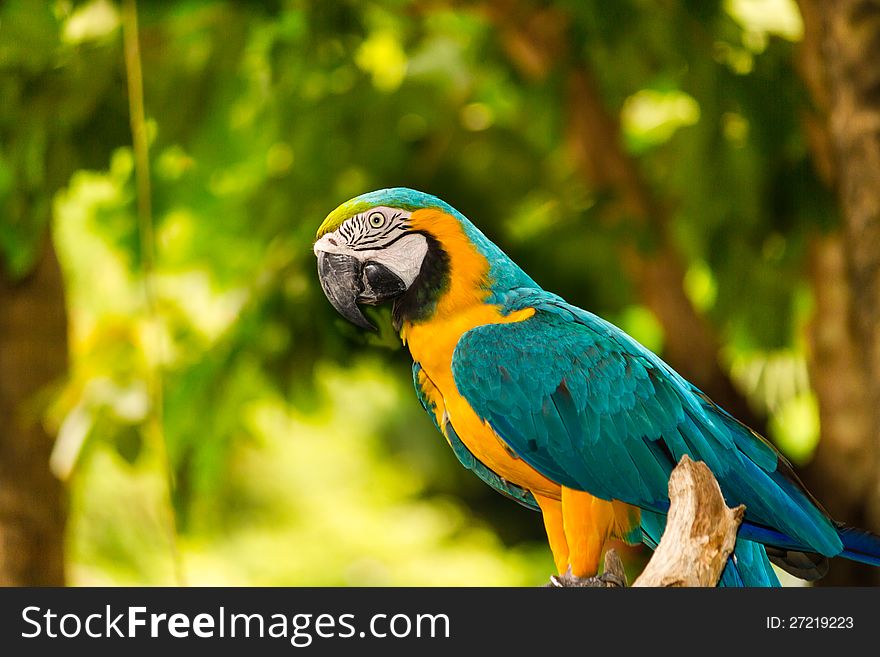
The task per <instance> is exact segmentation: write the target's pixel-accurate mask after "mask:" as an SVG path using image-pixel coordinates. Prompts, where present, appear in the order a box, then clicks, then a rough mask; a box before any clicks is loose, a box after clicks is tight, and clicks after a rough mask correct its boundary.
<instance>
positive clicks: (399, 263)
mask: <svg viewBox="0 0 880 657" xmlns="http://www.w3.org/2000/svg"><path fill="white" fill-rule="evenodd" d="M427 252H428V240H426V239H425V236H424V235H420V234H419V233H411V234H409V235H404V236H403V237H401V238H400V239H399V240H397V241H396V242H394V243H393V244H390V245H389V246H386V247H385V248H384V249H378V250H376V251H360V252H359V253H360V254H361V257H362V258H363V261H364V262H366V261H368V260H371V261H373V262H378V263H380V264H382V265H385V266H386V267H388V269H390V270H391V271H393V272H394V273H395V274H397V275H398V276H400V280H402V281H403V282H404V283H405V284H406V287H407V289H408V288H409V286H410V285H412V283H413V281H414V280H416V276H418V275H419V271H421V269H422V261H423V260H424V259H425V254H426V253H427Z"/></svg>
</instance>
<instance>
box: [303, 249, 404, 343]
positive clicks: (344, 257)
mask: <svg viewBox="0 0 880 657" xmlns="http://www.w3.org/2000/svg"><path fill="white" fill-rule="evenodd" d="M315 254H316V255H317V256H318V278H319V279H320V280H321V288H322V289H323V290H324V294H325V295H326V296H327V299H328V300H329V301H330V303H331V304H333V307H334V308H336V310H337V312H339V314H340V315H342V316H343V317H345V319H347V320H348V321H350V322H351V323H352V324H355V325H356V326H360V327H361V328H365V329H370V330H373V331H375V330H376V327H375V326H373V325H372V324H371V323H370V322H369V320H367V318H366V317H364V315H363V313H362V312H361V309H360V308H359V307H358V303H368V304H371V305H375V304H377V303H381V302H382V301H386V300H388V299H392V298H394V297H396V296H399V295H400V294H402V293H403V292H405V291H406V284H405V283H404V282H403V280H401V278H400V277H399V276H397V275H396V274H395V273H394V272H392V271H391V270H390V269H388V268H387V267H385V266H384V265H382V264H380V263H378V262H370V261H368V262H366V263H363V262H361V261H360V260H358V259H357V258H355V257H354V256H351V255H348V254H345V253H328V252H326V251H322V250H319V249H316V250H315Z"/></svg>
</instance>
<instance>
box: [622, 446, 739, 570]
mask: <svg viewBox="0 0 880 657" xmlns="http://www.w3.org/2000/svg"><path fill="white" fill-rule="evenodd" d="M669 500H670V502H671V505H670V507H669V516H668V518H667V521H666V530H665V531H664V532H663V537H662V538H661V539H660V545H659V546H657V550H656V551H655V552H654V556H653V557H651V560H650V561H649V562H648V565H647V566H646V567H645V570H644V571H643V572H642V574H641V575H639V577H638V579H636V581H635V582H634V583H633V586H640V587H644V586H663V587H673V586H715V584H717V582H718V578H719V577H721V571H722V570H723V569H724V565H725V564H726V563H727V557H728V556H730V553H731V552H732V551H733V547H734V544H735V543H736V532H737V529H739V524H740V522H742V517H743V514H744V513H745V507H744V506H742V505H740V506H738V507H736V508H735V509H730V508H728V506H727V505H726V504H725V503H724V497H723V496H722V495H721V489H720V488H719V487H718V482H717V481H716V480H715V477H714V476H712V472H711V471H710V470H709V468H708V467H707V466H706V464H705V463H701V462H699V463H697V462H694V461H692V460H691V459H690V458H689V457H688V456H687V455H685V456H682V457H681V461H679V463H678V465H677V466H676V467H675V469H674V470H673V471H672V476H670V478H669Z"/></svg>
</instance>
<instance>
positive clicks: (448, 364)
mask: <svg viewBox="0 0 880 657" xmlns="http://www.w3.org/2000/svg"><path fill="white" fill-rule="evenodd" d="M411 221H412V223H413V227H414V228H415V229H417V230H423V231H425V232H429V233H431V234H432V235H433V236H434V237H435V238H436V239H437V240H438V241H439V242H440V243H441V244H442V245H443V248H444V249H445V250H446V253H447V255H448V256H449V264H450V272H449V285H448V289H446V290H445V292H444V293H443V295H442V296H441V297H440V299H438V300H437V304H436V307H435V309H434V313H433V315H432V317H431V318H430V319H429V320H426V321H421V322H418V323H415V324H413V323H410V322H404V323H403V326H402V328H401V332H400V335H401V338H403V341H404V343H405V344H406V345H407V346H408V347H409V350H410V353H411V354H412V357H413V360H414V361H416V362H418V363H419V364H420V365H421V367H422V371H423V372H424V374H425V376H427V378H428V379H430V381H431V383H433V388H434V389H435V390H436V392H434V391H429V392H428V396H429V397H430V398H431V399H432V401H433V402H434V403H435V404H436V406H437V409H438V414H441V413H440V409H441V408H442V409H443V410H444V411H445V413H446V415H447V417H448V418H449V421H450V422H451V424H452V426H453V428H454V429H455V432H456V433H457V434H458V436H459V438H461V440H462V442H463V443H464V444H465V445H466V446H467V448H468V449H469V450H470V451H471V453H472V454H473V455H474V456H475V457H476V458H478V459H479V460H480V461H482V462H483V463H484V464H485V465H486V466H488V467H489V468H491V469H492V470H494V471H495V472H496V473H497V474H499V475H500V476H501V477H504V478H505V479H507V480H508V481H510V482H511V483H514V484H516V485H517V486H522V487H524V488H528V489H530V490H533V491H535V492H540V493H542V494H544V495H546V496H548V497H553V498H557V499H558V498H559V495H560V490H559V485H558V484H556V483H554V482H552V481H550V480H549V479H547V478H546V477H544V476H543V475H541V474H540V473H538V472H537V471H536V470H535V469H534V468H532V467H531V466H530V465H528V464H527V463H525V462H523V461H522V460H521V459H519V458H517V457H515V456H513V455H512V454H511V453H510V452H509V450H508V449H507V447H506V446H505V445H504V443H503V441H502V440H501V439H500V438H499V437H498V435H497V434H496V433H495V432H494V431H493V430H492V428H491V427H490V426H489V425H488V424H486V423H485V422H483V421H482V420H481V419H480V418H479V417H478V416H477V414H476V413H474V411H473V409H472V408H471V406H470V404H468V402H467V400H465V399H464V397H462V396H461V395H460V394H459V392H458V388H457V387H456V385H455V381H454V380H453V378H452V354H453V352H454V351H455V346H456V345H457V344H458V341H459V339H460V338H461V336H462V335H464V334H465V333H466V332H467V331H469V330H470V329H472V328H475V327H477V326H484V325H486V324H506V323H510V322H521V321H523V320H524V319H528V318H529V317H531V316H532V315H533V314H534V312H535V311H534V310H533V309H531V308H527V309H524V310H519V311H515V312H512V313H510V314H508V315H504V314H502V313H501V312H500V309H499V308H498V306H494V305H492V304H489V303H486V297H487V292H486V289H485V284H486V280H487V275H488V270H489V264H488V262H487V261H486V259H485V258H484V257H483V256H482V255H481V254H480V253H478V252H477V250H476V249H475V248H474V246H473V244H472V243H471V242H470V240H469V239H468V238H467V237H466V236H465V235H464V233H463V231H462V229H461V225H460V224H459V222H458V221H457V220H456V219H455V218H454V217H451V216H449V215H447V214H445V213H443V212H439V211H436V210H419V211H417V212H414V213H413V215H412V218H411ZM438 421H440V422H441V426H442V418H441V417H438Z"/></svg>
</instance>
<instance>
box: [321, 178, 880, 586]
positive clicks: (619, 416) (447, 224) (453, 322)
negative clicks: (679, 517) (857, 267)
mask: <svg viewBox="0 0 880 657" xmlns="http://www.w3.org/2000/svg"><path fill="white" fill-rule="evenodd" d="M314 253H315V255H316V256H317V260H318V274H319V278H320V282H321V286H322V289H323V290H324V293H325V294H326V296H327V298H328V300H329V301H330V303H331V304H332V305H333V306H334V308H335V309H336V310H337V311H338V312H339V313H340V314H341V315H342V316H343V317H345V318H346V319H348V320H349V321H351V322H352V323H354V324H355V325H357V326H360V327H363V328H365V329H374V328H375V327H373V325H372V324H371V323H370V322H369V321H368V320H367V319H366V318H365V317H364V315H363V313H362V312H361V310H360V308H359V306H358V304H373V305H375V304H379V303H382V302H386V301H391V302H393V306H392V322H393V325H394V328H395V330H397V331H398V332H399V334H400V337H401V339H402V341H403V343H404V344H405V345H406V347H407V348H408V349H409V352H410V354H411V356H412V359H413V368H412V371H413V383H414V384H415V388H416V393H417V396H418V399H419V401H420V402H421V404H422V406H423V407H424V409H425V411H427V412H428V414H429V415H430V417H431V419H432V420H433V421H434V423H435V424H436V426H437V428H438V429H439V430H440V432H441V433H442V434H443V436H445V438H446V440H447V441H448V443H449V445H450V447H451V448H452V450H453V452H454V453H455V455H456V457H458V459H459V461H460V462H461V463H462V464H463V465H464V466H465V467H467V468H469V469H470V470H472V471H473V472H474V473H475V474H476V475H477V476H478V477H480V478H481V479H482V480H483V481H484V482H486V483H487V484H488V485H490V486H491V487H492V488H494V489H496V490H497V491H499V492H500V493H502V494H504V495H506V496H508V497H510V498H512V499H514V500H516V501H517V502H519V503H520V504H522V505H524V506H526V507H529V508H531V509H535V510H537V511H540V512H541V513H542V514H543V520H544V525H545V529H546V532H547V538H548V542H549V545H550V550H551V552H552V554H553V559H554V562H555V566H556V569H557V570H558V571H559V573H560V574H562V575H566V576H567V577H569V578H571V579H572V581H578V580H580V579H584V578H590V577H594V576H596V575H597V573H598V570H599V560H600V556H601V554H602V552H603V548H604V546H605V543H606V541H607V540H608V539H609V538H610V537H615V538H619V539H622V540H623V541H626V542H627V543H630V544H635V543H638V542H644V543H646V544H647V545H648V546H650V547H651V548H654V547H656V545H657V543H658V541H659V540H660V536H661V534H662V532H663V529H664V527H665V521H666V513H667V511H668V509H669V497H668V489H667V486H668V480H669V476H670V473H671V471H672V469H673V468H674V467H675V465H676V464H677V463H678V461H679V459H680V458H681V457H682V455H684V454H687V455H689V456H690V457H691V458H693V459H694V460H699V461H703V462H705V463H706V465H707V466H708V467H709V468H710V469H711V471H712V473H713V474H714V475H715V477H716V479H717V480H718V483H719V485H720V487H721V491H722V493H723V494H724V498H725V500H726V501H727V503H728V504H729V505H730V506H734V505H739V504H744V505H745V507H746V512H745V518H744V521H743V523H742V525H741V526H740V530H739V533H738V536H737V541H736V545H735V548H734V552H733V554H732V556H731V558H729V559H728V562H727V564H726V566H725V568H724V571H723V572H722V576H721V580H720V582H719V584H720V585H722V586H778V585H779V580H778V579H777V577H776V574H775V573H774V571H773V569H772V567H771V562H773V563H775V564H777V565H778V566H780V567H781V568H783V569H785V570H787V571H789V572H791V573H793V574H794V575H796V576H798V577H801V578H804V579H816V578H818V577H821V576H822V575H824V574H825V572H826V571H827V568H828V558H829V557H834V556H842V557H846V558H849V559H853V560H856V561H860V562H864V563H868V564H872V565H875V566H880V537H878V536H876V535H874V534H871V533H869V532H867V531H864V530H860V529H855V528H851V527H847V526H844V525H843V524H841V523H838V522H835V521H834V520H832V519H831V518H830V516H829V515H828V514H827V513H826V512H825V511H824V509H823V508H822V507H821V506H820V505H819V503H818V502H817V501H816V500H815V499H814V498H813V496H812V495H811V494H810V493H809V492H808V491H807V490H806V488H805V487H804V485H803V484H802V483H801V482H800V480H799V479H798V478H797V476H796V475H795V473H794V471H793V470H792V467H791V465H790V464H789V463H788V461H786V459H785V458H784V457H783V456H782V455H780V454H779V452H777V451H776V449H775V448H774V447H773V446H772V445H771V444H770V443H769V442H768V441H766V440H765V439H764V438H763V437H761V436H760V435H759V434H757V433H756V432H755V431H753V430H751V429H750V428H749V427H747V426H745V425H744V424H742V423H741V422H739V421H738V420H736V418H734V417H732V416H731V415H730V414H728V413H727V412H726V411H724V410H723V409H722V408H721V407H719V406H718V405H716V404H715V403H713V402H712V400H711V399H709V398H708V397H707V396H706V395H705V394H703V393H702V392H701V391H700V390H699V389H697V388H696V387H695V386H693V385H692V384H690V383H689V382H688V381H686V380H685V379H684V378H683V377H682V376H680V375H679V374H678V373H677V372H676V371H675V370H673V369H672V368H671V367H670V366H669V365H667V364H666V363H665V362H664V361H663V360H661V359H660V358H659V357H658V356H657V355H655V354H654V353H652V352H651V351H650V350H648V349H647V348H646V347H644V346H642V345H641V344H639V343H638V342H637V341H636V340H634V339H633V338H632V337H630V336H629V335H627V334H626V333H625V332H624V331H622V330H621V329H619V328H618V327H616V326H614V325H613V324H611V323H609V322H607V321H605V320H604V319H602V318H600V317H598V316H597V315H594V314H593V313H590V312H588V311H586V310H583V309H581V308H578V307H576V306H573V305H572V304H569V303H567V302H566V301H564V300H563V299H562V298H560V297H559V296H557V295H555V294H553V293H551V292H547V291H545V290H543V289H542V288H541V287H540V286H539V285H538V284H537V283H536V282H535V281H534V280H533V279H532V278H531V277H529V275H528V274H526V273H525V272H524V271H523V270H522V269H520V268H519V267H518V266H517V265H516V264H515V263H514V262H513V261H512V260H511V259H510V258H509V257H508V256H507V255H506V254H505V253H504V252H503V251H502V250H501V249H500V248H498V247H497V246H496V245H495V244H493V243H492V242H491V241H490V240H489V239H487V238H486V236H485V235H484V234H483V233H482V232H480V231H479V230H478V229H477V228H476V226H474V224H472V223H471V222H470V221H469V220H468V219H467V218H465V217H464V215H462V214H461V213H460V212H458V211H457V210H455V209H454V208H453V207H452V206H450V205H448V204H447V203H445V202H444V201H442V200H440V199H439V198H437V197H435V196H431V195H429V194H425V193H422V192H418V191H415V190H412V189H407V188H393V189H383V190H379V191H375V192H370V193H367V194H363V195H361V196H358V197H356V198H353V199H351V200H349V201H347V202H345V203H343V204H342V205H340V206H339V207H338V208H336V209H335V210H333V211H332V212H331V213H330V214H329V215H328V216H327V218H326V219H325V220H324V222H323V223H322V224H321V226H320V228H319V229H318V232H317V238H316V241H315V243H314Z"/></svg>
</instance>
